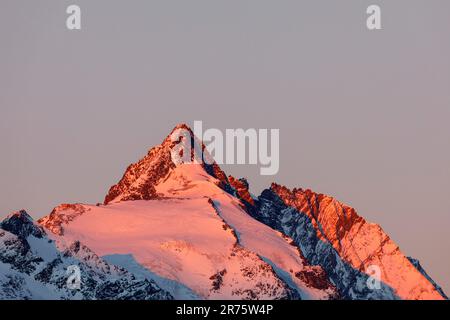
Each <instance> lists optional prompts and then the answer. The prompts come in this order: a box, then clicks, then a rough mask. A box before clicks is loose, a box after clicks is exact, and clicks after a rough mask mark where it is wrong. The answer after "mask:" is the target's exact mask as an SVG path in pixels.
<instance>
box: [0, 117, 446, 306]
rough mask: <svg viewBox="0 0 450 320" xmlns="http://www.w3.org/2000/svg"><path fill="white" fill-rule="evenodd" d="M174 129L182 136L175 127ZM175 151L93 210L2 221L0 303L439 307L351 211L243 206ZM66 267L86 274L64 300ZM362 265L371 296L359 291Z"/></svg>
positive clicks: (311, 197)
mask: <svg viewBox="0 0 450 320" xmlns="http://www.w3.org/2000/svg"><path fill="white" fill-rule="evenodd" d="M179 129H185V130H188V131H189V132H190V133H191V135H192V131H191V130H190V129H189V128H188V127H187V126H186V125H179V126H177V127H176V128H175V129H174V130H179ZM191 139H192V140H195V137H193V135H192V137H191ZM181 142H182V139H180V140H177V141H172V139H171V138H170V135H169V136H168V137H167V138H166V139H165V140H164V141H163V143H162V144H161V145H159V146H156V147H154V148H152V149H151V150H150V151H149V152H148V154H147V155H146V156H145V157H144V158H143V159H141V160H140V161H138V162H137V163H135V164H132V165H130V166H129V167H128V168H127V170H126V171H125V174H124V175H123V178H122V179H121V180H120V181H119V182H118V183H117V184H116V185H114V186H112V187H111V188H110V190H109V192H108V194H107V195H106V197H105V201H104V204H102V205H100V204H99V205H85V204H62V205H60V206H58V207H56V208H55V209H54V210H53V211H52V212H51V213H50V214H49V215H47V216H45V217H44V218H42V219H40V220H39V221H38V223H39V226H38V225H36V224H35V223H33V222H32V221H31V218H30V217H29V216H28V215H26V214H25V213H24V212H21V213H15V214H13V215H12V216H9V217H8V218H6V219H5V220H4V221H3V223H2V224H1V228H2V229H0V239H1V242H0V246H1V247H0V268H1V269H0V285H1V287H0V297H3V298H37V297H46V298H51V299H60V298H85V299H106V298H112V299H121V298H123V299H126V298H137V299H170V298H175V299H443V298H446V297H445V295H444V293H443V292H442V290H441V289H440V288H439V287H438V286H437V285H436V284H435V283H434V282H433V280H432V279H431V278H430V277H429V276H428V275H427V274H426V273H425V271H424V270H423V269H422V267H421V266H420V264H419V263H418V262H417V261H416V260H414V259H410V258H407V257H406V256H404V255H403V254H402V253H401V251H400V249H399V248H398V246H396V245H395V243H394V242H393V241H392V240H390V238H389V237H388V236H387V235H386V234H385V233H384V232H383V230H382V229H381V228H380V227H379V226H378V225H375V224H371V223H368V222H366V221H365V220H364V219H363V218H361V217H360V216H358V215H357V214H356V212H355V210H354V209H352V208H350V207H348V206H345V205H343V204H341V203H339V202H338V201H336V200H334V199H333V198H331V197H328V196H325V195H319V194H315V193H313V192H311V191H309V190H302V189H294V190H292V191H291V190H288V189H286V188H284V187H282V186H279V185H276V184H273V185H272V186H271V188H270V189H267V190H265V191H264V192H263V193H262V194H261V195H260V196H259V197H254V196H253V195H251V194H250V193H249V189H248V182H247V181H246V180H245V179H235V178H234V177H231V176H228V177H227V175H226V174H225V173H224V172H223V171H222V170H221V168H220V167H219V166H218V165H217V164H216V163H212V164H210V165H208V164H204V163H192V164H185V163H179V162H177V161H173V160H172V156H171V151H172V150H173V148H174V147H175V146H176V145H177V144H179V143H181ZM202 148H204V146H202ZM191 157H195V154H194V153H192V154H191ZM36 239H39V241H38V240H36ZM43 243H45V245H44V244H43ZM88 248H90V249H88ZM94 252H95V253H94ZM100 257H101V258H100ZM22 260H23V261H26V263H25V262H22ZM73 264H76V265H80V266H81V267H80V269H82V270H83V271H84V272H83V273H82V277H86V279H85V278H83V279H82V285H81V289H80V290H78V291H75V292H74V291H73V290H68V289H67V288H65V287H64V283H65V279H66V277H65V275H66V274H65V268H66V267H67V266H68V265H73ZM25 265H30V266H32V268H31V267H30V268H23V266H25ZM373 265H375V266H378V267H379V268H380V270H381V281H382V282H381V287H380V288H370V286H368V285H367V283H368V280H370V279H369V275H368V274H367V273H368V269H370V267H371V266H373ZM43 270H47V271H46V272H45V275H46V276H45V277H44V278H42V277H41V276H39V274H41V273H42V272H43ZM11 278H14V279H16V278H17V279H19V280H17V283H20V285H17V286H16V287H17V289H14V288H16V287H13V289H10V288H11V287H10V286H8V285H7V283H8V281H10V279H11ZM85 283H87V284H89V285H83V284H85ZM5 284H6V285H5ZM42 286H43V288H45V290H44V289H42V288H41V287H42ZM36 288H37V289H36ZM105 292H106V293H105Z"/></svg>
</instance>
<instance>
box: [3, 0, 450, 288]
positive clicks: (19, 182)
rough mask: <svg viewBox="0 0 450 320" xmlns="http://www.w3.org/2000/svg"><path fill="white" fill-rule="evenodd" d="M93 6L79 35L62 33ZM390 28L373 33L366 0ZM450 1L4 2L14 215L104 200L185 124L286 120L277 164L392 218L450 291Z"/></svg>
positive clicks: (6, 153)
mask: <svg viewBox="0 0 450 320" xmlns="http://www.w3.org/2000/svg"><path fill="white" fill-rule="evenodd" d="M73 3H76V4H78V5H80V6H81V9H82V30H81V31H69V30H67V29H66V27H65V19H66V16H67V15H66V13H65V10H66V7H67V6H68V5H69V4H73ZM373 3H376V4H379V5H380V6H381V8H382V25H383V30H381V31H375V32H373V31H372V32H371V31H368V30H367V29H366V27H365V19H366V14H365V10H366V8H367V6H368V5H369V4H373ZM449 13H450V2H449V1H447V0H441V1H439V0H429V1H415V0H414V1H413V0H397V1H382V0H376V1H373V0H372V1H370V2H369V1H362V0H354V1H348V0H347V1H318V0H310V1H299V0H292V1H286V0H277V1H274V0H272V1H266V0H252V1H248V0H227V1H207V0H202V1H200V0H189V1H181V0H180V1H169V0H160V1H124V0H122V1H111V0H108V1H103V0H102V1H100V0H96V1H84V0H77V1H56V0H53V1H49V0H41V1H31V0H29V1H22V0H1V2H0V45H1V47H0V48H1V49H0V108H1V117H0V148H1V158H0V177H1V179H0V194H1V202H0V215H6V214H7V213H8V212H10V211H12V210H17V209H21V208H25V209H27V210H28V211H29V212H30V213H31V214H32V215H33V216H34V217H36V218H37V217H40V216H42V215H44V214H47V213H49V212H50V211H51V209H52V208H53V207H54V206H56V205H58V204H59V203H62V202H86V203H95V202H101V201H102V200H103V197H104V195H105V194H106V192H107V190H108V188H109V187H110V186H111V185H112V184H114V183H115V182H116V181H117V180H118V179H119V178H120V177H121V175H122V174H123V172H124V170H125V168H126V166H127V165H128V164H130V163H131V162H135V161H136V160H138V159H139V158H140V157H141V156H143V155H144V154H145V153H146V151H147V149H148V148H150V147H151V146H153V145H155V144H158V143H160V142H161V141H162V139H163V138H164V137H165V136H166V135H167V134H168V133H169V132H170V130H171V129H172V127H173V126H175V124H177V123H178V122H187V123H188V124H192V122H193V120H203V122H204V126H205V127H215V128H220V129H225V128H238V127H243V128H251V127H253V128H279V129H280V139H281V155H280V156H281V165H280V172H279V174H278V175H277V176H274V177H262V176H259V174H258V173H259V170H258V168H257V167H250V168H249V167H245V166H244V167H238V166H233V167H229V166H227V167H225V169H226V171H227V172H228V173H230V174H233V175H236V176H240V175H245V176H247V177H248V178H249V180H250V183H251V186H252V189H253V191H254V192H255V193H258V192H260V191H261V190H262V189H263V188H265V187H266V186H269V184H270V182H272V181H277V182H279V183H281V184H285V185H287V186H289V187H294V186H297V187H303V188H312V189H313V190H315V191H317V192H323V193H327V194H330V195H333V196H335V197H336V198H338V199H339V200H341V201H343V202H345V203H347V204H349V205H351V206H353V207H355V208H356V209H357V210H358V212H359V213H360V214H361V215H362V216H364V217H365V218H367V219H368V220H370V221H374V222H377V223H379V224H381V226H382V227H383V228H384V229H385V230H386V231H387V232H388V233H389V234H390V236H391V237H392V238H393V239H394V240H395V241H396V242H397V243H398V244H399V245H400V247H401V248H402V250H403V251H404V252H405V253H406V254H408V255H412V256H414V257H416V258H419V259H420V260H421V262H422V264H423V265H424V267H425V269H426V270H427V271H428V272H429V273H430V274H431V276H432V277H433V278H434V279H435V280H436V281H437V282H438V283H439V284H441V285H443V287H444V288H445V290H446V292H447V294H448V293H450V277H449V274H448V270H450V240H449V235H448V230H450V209H449V208H450V206H449V191H450V166H449V163H450V148H449V141H450V126H449V117H450V58H449V57H450V38H449V34H450V19H449V18H448V15H449Z"/></svg>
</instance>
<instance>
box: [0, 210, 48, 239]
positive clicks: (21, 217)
mask: <svg viewBox="0 0 450 320" xmlns="http://www.w3.org/2000/svg"><path fill="white" fill-rule="evenodd" d="M0 227H1V228H2V229H3V230H6V231H8V232H11V233H12V234H14V235H16V236H18V237H21V238H27V237H28V236H30V235H33V236H35V237H36V238H42V237H43V236H44V235H45V232H44V231H43V230H42V228H41V227H40V226H38V225H36V224H35V223H34V221H33V218H32V217H31V216H30V215H29V214H28V213H27V212H26V211H25V210H19V211H15V212H12V213H11V214H9V215H8V216H7V217H6V218H5V219H4V220H3V221H2V222H1V223H0Z"/></svg>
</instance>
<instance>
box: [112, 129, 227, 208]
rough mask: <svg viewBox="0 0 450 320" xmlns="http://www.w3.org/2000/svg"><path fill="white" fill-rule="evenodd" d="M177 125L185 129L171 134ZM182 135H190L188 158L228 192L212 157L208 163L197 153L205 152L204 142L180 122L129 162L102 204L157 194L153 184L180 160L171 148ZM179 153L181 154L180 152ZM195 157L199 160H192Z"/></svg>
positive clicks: (142, 198) (144, 197)
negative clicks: (141, 156)
mask: <svg viewBox="0 0 450 320" xmlns="http://www.w3.org/2000/svg"><path fill="white" fill-rule="evenodd" d="M179 129H183V130H186V131H187V133H186V132H184V133H180V134H177V135H176V136H175V137H174V136H173V134H174V133H176V131H177V130H179ZM183 139H191V141H190V142H191V144H190V145H191V151H190V154H191V156H190V158H191V160H192V163H193V165H199V166H201V167H202V168H203V170H204V171H205V173H206V174H208V175H210V176H212V177H214V178H216V179H218V181H219V186H220V187H221V188H222V189H224V190H225V191H227V192H230V193H231V192H233V190H232V187H231V186H230V184H229V181H228V178H227V176H226V175H225V173H224V172H223V171H222V170H221V169H220V167H219V166H218V165H217V164H216V163H215V162H214V161H213V162H212V163H211V164H207V163H204V162H203V161H201V160H202V159H201V158H202V155H200V156H199V155H198V154H196V153H198V152H200V153H203V152H206V148H205V145H204V144H203V143H202V142H201V141H200V140H199V139H198V138H197V137H196V136H195V135H194V133H193V131H192V130H191V128H190V127H189V126H188V125H187V124H185V123H180V124H178V125H176V126H175V128H174V129H173V130H172V131H171V133H170V134H169V135H168V136H167V137H166V138H165V139H164V140H163V142H162V143H161V144H160V145H158V146H155V147H153V148H151V149H150V150H149V151H148V153H147V155H146V156H145V157H143V158H142V159H141V160H139V161H138V162H136V163H133V164H131V165H129V166H128V168H127V169H126V171H125V173H124V175H123V177H122V179H121V180H120V181H119V182H118V183H117V184H115V185H113V186H112V187H111V188H110V189H109V192H108V194H107V195H106V197H105V201H104V204H108V203H111V202H119V201H128V200H151V199H156V198H158V197H159V195H158V194H157V192H156V186H157V185H158V184H159V183H160V182H162V181H163V180H165V178H167V177H168V176H169V174H170V172H171V171H172V170H173V169H175V168H176V167H177V166H178V165H179V164H180V163H179V162H178V161H177V160H176V159H174V158H173V151H174V148H175V147H176V146H177V145H178V144H180V143H182V141H183ZM180 149H181V150H182V151H180V152H184V151H185V150H184V149H182V148H180ZM179 155H180V156H182V154H179ZM198 158H200V159H198ZM194 159H195V160H200V161H197V162H195V161H194Z"/></svg>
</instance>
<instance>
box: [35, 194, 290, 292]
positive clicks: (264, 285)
mask: <svg viewBox="0 0 450 320" xmlns="http://www.w3.org/2000/svg"><path fill="white" fill-rule="evenodd" d="M83 207H84V208H85V212H84V213H83V214H81V215H79V216H77V217H76V218H75V219H73V220H72V221H71V222H70V223H69V224H67V225H63V226H62V234H63V237H62V238H60V239H61V240H60V241H69V242H70V241H73V240H74V239H80V240H81V241H82V242H83V243H86V244H87V245H88V246H90V247H92V248H93V250H94V251H95V252H96V253H97V254H99V255H102V256H105V255H112V254H122V255H125V254H132V255H133V257H134V258H135V259H136V261H137V262H139V263H140V264H141V265H142V266H144V267H145V268H147V269H149V270H150V271H152V272H153V273H155V274H157V275H158V276H160V277H162V278H167V279H171V280H173V281H176V282H179V283H180V284H181V285H185V286H186V287H188V288H190V289H191V290H192V291H193V292H195V293H196V294H197V295H198V296H200V297H202V298H208V299H215V298H224V299H231V298H248V299H250V298H258V299H284V298H291V297H292V296H293V295H294V294H293V293H291V289H289V288H288V287H287V286H286V285H285V284H284V283H283V282H282V281H280V280H279V278H278V277H277V275H276V274H275V273H274V272H273V270H272V268H271V267H270V266H269V265H268V264H267V263H265V262H264V261H262V260H261V259H260V258H259V257H258V256H257V255H256V254H254V253H252V252H250V251H248V250H247V249H245V248H243V247H242V246H240V245H239V244H238V243H237V240H236V238H235V236H234V235H233V232H232V230H231V229H229V228H228V227H227V226H226V224H225V223H224V222H223V221H222V219H221V218H220V217H219V216H218V215H217V214H216V212H215V211H214V209H213V207H212V206H211V204H210V203H209V199H208V198H196V199H182V200H181V199H161V200H149V201H142V200H136V201H128V202H120V203H115V204H111V205H107V206H100V207H96V206H83ZM62 214H63V213H62ZM42 224H43V225H44V226H45V225H46V220H43V221H42Z"/></svg>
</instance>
